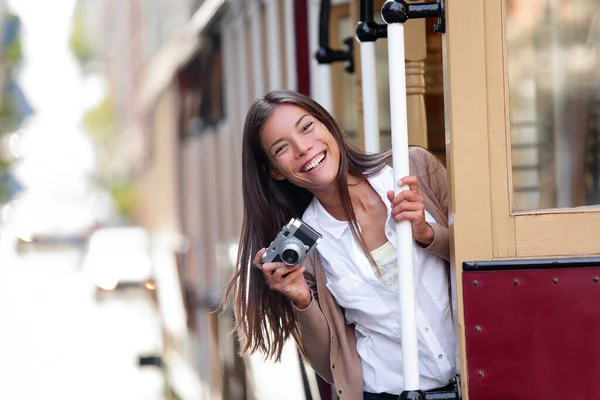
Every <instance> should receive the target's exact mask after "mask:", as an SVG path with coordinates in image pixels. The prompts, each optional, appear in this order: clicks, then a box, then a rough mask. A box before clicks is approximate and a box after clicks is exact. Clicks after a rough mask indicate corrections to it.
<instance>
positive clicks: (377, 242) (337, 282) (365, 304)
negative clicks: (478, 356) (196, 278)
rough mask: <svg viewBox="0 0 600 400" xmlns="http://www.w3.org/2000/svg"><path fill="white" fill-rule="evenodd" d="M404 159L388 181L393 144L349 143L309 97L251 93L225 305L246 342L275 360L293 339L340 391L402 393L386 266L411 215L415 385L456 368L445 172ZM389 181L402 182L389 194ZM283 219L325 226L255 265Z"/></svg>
mask: <svg viewBox="0 0 600 400" xmlns="http://www.w3.org/2000/svg"><path fill="white" fill-rule="evenodd" d="M409 157H410V171H411V176H407V177H404V178H402V180H401V181H400V182H394V179H393V170H392V168H391V167H390V164H391V161H392V159H391V158H392V157H391V153H390V152H389V151H387V152H382V153H377V154H365V153H363V152H362V151H360V150H358V149H357V148H355V147H354V146H353V145H352V144H351V143H350V142H349V141H348V139H347V137H346V135H345V134H344V132H343V131H342V129H341V128H340V126H339V124H338V123H337V122H336V120H335V119H334V118H333V117H332V116H331V114H329V113H328V112H327V111H326V110H325V109H324V108H323V107H321V106H320V105H319V104H318V103H316V102H315V101H313V100H312V99H310V98H308V97H305V96H303V95H300V94H298V93H296V92H291V91H275V92H271V93H269V94H267V95H266V96H264V97H263V98H260V99H258V100H256V101H255V102H254V104H253V105H252V106H251V107H250V110H249V111H248V113H247V115H246V122H245V125H244V133H243V150H242V158H243V159H242V164H243V173H242V174H243V187H242V195H243V201H244V223H243V227H242V234H241V238H240V246H239V252H238V257H237V263H236V264H237V265H236V268H235V271H234V275H233V277H232V278H231V281H230V283H229V285H228V287H227V291H226V293H225V297H224V306H226V305H227V303H228V302H229V301H230V300H233V309H234V311H235V317H236V329H237V331H238V333H239V334H240V335H241V339H242V340H241V342H242V343H243V347H242V351H243V352H255V351H262V352H264V353H265V354H266V355H267V357H270V358H275V359H276V360H278V359H280V358H281V354H282V350H283V345H284V343H285V342H286V340H287V339H289V338H290V337H293V338H294V339H295V340H296V342H297V343H298V346H299V348H300V351H301V352H302V354H303V355H304V356H305V357H306V358H307V359H308V361H309V362H310V363H311V365H312V366H313V368H314V370H315V371H316V372H317V373H318V374H319V375H321V376H322V377H323V378H324V379H325V380H327V381H329V382H333V383H334V384H335V387H336V391H337V394H338V396H339V397H340V398H342V399H359V398H360V399H362V398H363V391H364V395H365V396H367V395H368V394H369V393H392V394H395V395H398V394H399V393H400V392H402V389H403V377H402V360H401V357H394V356H391V357H390V354H391V355H394V354H398V355H400V354H401V337H400V327H399V310H398V304H397V303H398V302H397V297H398V290H399V289H398V285H397V271H396V270H394V269H393V268H389V265H394V264H396V259H397V250H396V248H395V247H394V244H395V243H396V240H395V239H396V238H395V231H394V229H393V226H394V223H395V221H402V220H408V221H410V222H411V226H412V236H413V239H414V241H413V259H414V260H415V262H414V265H415V269H416V274H415V276H416V277H417V279H419V280H420V282H419V284H418V285H415V286H416V287H417V290H416V293H415V296H416V301H417V305H418V306H419V307H420V309H421V310H422V314H423V315H422V316H420V320H419V326H421V327H422V329H423V332H421V333H422V334H423V341H419V343H420V344H419V347H420V348H419V354H422V357H420V362H421V365H420V367H421V368H420V371H422V373H421V382H423V385H422V387H423V389H425V390H429V389H435V388H438V387H442V386H445V385H446V384H448V382H449V381H450V380H451V379H452V378H453V377H454V374H455V366H454V352H455V338H454V330H453V324H452V317H451V314H450V311H449V310H450V305H449V298H448V280H447V276H446V268H447V261H448V258H449V255H448V253H449V246H448V219H447V206H446V203H447V194H446V172H445V169H444V167H443V166H442V165H441V163H439V162H438V160H437V159H436V158H435V157H434V156H433V155H432V154H431V153H429V152H428V151H426V150H424V149H422V148H420V147H414V148H412V149H411V150H410V154H409ZM395 184H398V185H399V186H407V187H408V190H403V191H400V192H399V194H397V195H395V194H394V190H393V189H394V185H395ZM290 218H302V220H303V221H304V222H305V223H306V224H307V225H309V226H310V227H312V228H313V229H315V230H316V231H317V232H318V233H319V234H320V235H322V240H321V241H320V242H319V244H318V246H317V248H316V252H314V253H312V255H311V256H309V257H308V258H307V259H306V260H305V262H303V265H293V266H289V265H286V264H284V263H280V262H264V263H263V262H262V261H261V258H262V255H263V254H264V253H265V248H264V246H265V245H267V244H268V243H270V242H271V241H272V240H273V238H275V237H276V235H277V234H278V232H279V231H280V229H281V227H282V226H283V225H285V224H286V223H287V221H289V220H290ZM382 249H383V250H384V251H382ZM251 260H252V261H251ZM340 305H342V306H343V307H344V309H343V311H342V309H341V308H340ZM425 332H427V334H426V335H425ZM375 371H377V374H378V376H377V377H376V376H375Z"/></svg>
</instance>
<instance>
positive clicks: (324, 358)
mask: <svg viewBox="0 0 600 400" xmlns="http://www.w3.org/2000/svg"><path fill="white" fill-rule="evenodd" d="M304 279H305V280H306V283H307V284H308V287H309V288H310V290H311V292H312V300H311V302H310V304H309V305H308V307H306V308H305V309H302V310H301V309H299V308H297V307H296V306H294V310H295V312H296V315H297V317H298V322H299V323H300V335H301V337H302V346H303V347H304V350H305V351H306V355H307V357H308V361H309V363H310V365H311V367H312V368H313V369H314V370H315V372H316V373H317V374H319V375H320V376H321V377H322V378H323V379H325V380H326V381H327V382H329V383H333V375H332V374H331V368H330V366H329V364H330V361H329V355H330V348H331V339H330V337H331V336H330V333H329V326H328V325H327V320H326V319H325V315H324V314H323V311H322V310H321V306H320V305H319V297H318V294H317V283H316V280H315V277H314V276H313V275H311V274H309V273H307V272H305V273H304Z"/></svg>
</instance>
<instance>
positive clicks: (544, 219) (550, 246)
mask: <svg viewBox="0 0 600 400" xmlns="http://www.w3.org/2000/svg"><path fill="white" fill-rule="evenodd" d="M599 211H600V207H592V208H588V209H586V210H582V211H577V210H574V211H571V212H564V211H563V212H561V213H550V212H545V213H540V214H522V215H516V216H515V217H514V218H515V230H516V235H517V237H516V239H517V256H519V257H547V256H553V257H554V256H556V257H558V256H572V255H586V254H587V255H592V254H600V245H599V243H600V242H599V240H600V212H599Z"/></svg>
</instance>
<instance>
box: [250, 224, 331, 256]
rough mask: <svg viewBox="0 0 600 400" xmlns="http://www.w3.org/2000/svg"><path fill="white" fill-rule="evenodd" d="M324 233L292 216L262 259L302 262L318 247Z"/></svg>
mask: <svg viewBox="0 0 600 400" xmlns="http://www.w3.org/2000/svg"><path fill="white" fill-rule="evenodd" d="M321 238H322V235H321V234H320V233H319V232H317V231H315V230H314V229H313V228H311V227H310V226H308V225H306V224H305V223H304V222H302V221H301V220H300V219H298V218H292V219H291V220H290V222H288V223H287V225H285V226H284V227H283V228H281V231H280V232H279V233H278V234H277V237H275V239H274V240H273V241H272V242H271V244H270V245H269V247H268V248H267V251H266V252H265V254H263V256H262V257H261V261H262V262H264V263H266V262H282V263H284V264H286V265H290V266H291V265H296V264H302V262H303V261H304V259H305V258H306V257H308V255H309V254H310V253H311V252H312V251H313V250H314V249H315V247H317V244H318V243H319V242H320V241H321Z"/></svg>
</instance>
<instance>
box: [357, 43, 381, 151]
mask: <svg viewBox="0 0 600 400" xmlns="http://www.w3.org/2000/svg"><path fill="white" fill-rule="evenodd" d="M360 65H361V75H362V97H363V119H364V130H365V151H366V152H367V153H377V152H378V151H379V113H378V104H377V72H376V69H375V42H374V41H373V42H361V44H360Z"/></svg>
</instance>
